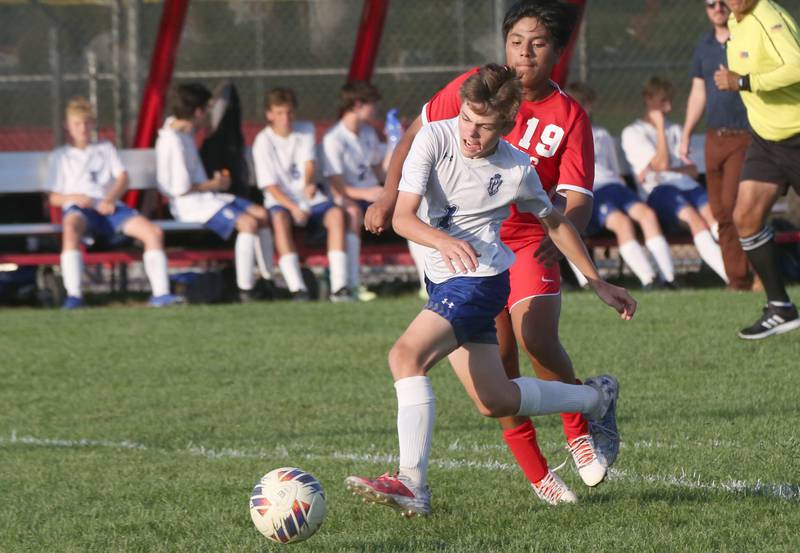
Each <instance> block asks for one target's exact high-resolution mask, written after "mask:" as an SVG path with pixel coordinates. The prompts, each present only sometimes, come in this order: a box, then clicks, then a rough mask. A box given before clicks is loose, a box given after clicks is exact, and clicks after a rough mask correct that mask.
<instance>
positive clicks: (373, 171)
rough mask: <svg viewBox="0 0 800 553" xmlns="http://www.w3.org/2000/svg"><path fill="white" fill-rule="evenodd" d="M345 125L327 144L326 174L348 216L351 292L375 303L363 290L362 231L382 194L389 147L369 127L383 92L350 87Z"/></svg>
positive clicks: (342, 117) (342, 106)
mask: <svg viewBox="0 0 800 553" xmlns="http://www.w3.org/2000/svg"><path fill="white" fill-rule="evenodd" d="M339 96H340V98H339V102H340V103H339V121H338V122H337V123H336V124H335V125H334V126H333V127H331V129H330V130H329V131H328V132H327V133H325V136H324V137H323V139H322V153H323V156H324V160H323V161H324V164H323V174H324V176H325V178H327V179H328V182H329V183H330V186H331V192H332V193H333V197H334V199H335V200H336V202H337V203H338V204H340V205H341V206H342V207H343V208H344V210H345V212H346V213H347V235H346V237H345V242H346V246H347V259H348V263H349V266H348V271H347V273H348V287H349V288H350V289H351V290H352V292H353V295H354V297H356V298H358V299H360V300H362V301H366V300H370V299H374V298H375V294H374V293H372V292H368V291H367V290H366V289H365V288H363V287H362V286H361V265H360V256H361V229H362V228H363V226H364V212H365V211H366V209H367V207H369V205H370V204H371V203H372V202H374V201H375V200H376V199H377V198H378V197H379V196H380V194H381V191H382V190H383V187H382V186H380V183H381V182H382V181H383V178H384V171H383V161H384V158H385V152H386V148H385V144H383V143H381V142H380V140H379V139H378V133H377V132H375V129H373V128H372V126H370V124H369V120H370V119H372V118H373V116H374V115H375V106H376V104H377V102H378V101H379V100H380V98H381V97H380V94H379V93H378V89H377V88H375V87H374V86H373V85H371V84H370V83H367V82H364V81H354V82H351V83H347V84H346V85H344V86H343V87H342V89H341V91H340V93H339Z"/></svg>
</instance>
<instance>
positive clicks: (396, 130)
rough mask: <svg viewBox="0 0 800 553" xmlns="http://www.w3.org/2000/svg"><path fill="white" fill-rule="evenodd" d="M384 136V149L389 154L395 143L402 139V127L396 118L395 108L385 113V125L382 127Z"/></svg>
mask: <svg viewBox="0 0 800 553" xmlns="http://www.w3.org/2000/svg"><path fill="white" fill-rule="evenodd" d="M383 132H384V134H385V135H386V148H387V150H388V151H389V152H392V151H394V148H395V146H397V143H398V142H400V139H401V138H402V137H403V125H402V124H401V123H400V119H398V118H397V108H392V109H390V110H389V111H387V112H386V125H384V127H383Z"/></svg>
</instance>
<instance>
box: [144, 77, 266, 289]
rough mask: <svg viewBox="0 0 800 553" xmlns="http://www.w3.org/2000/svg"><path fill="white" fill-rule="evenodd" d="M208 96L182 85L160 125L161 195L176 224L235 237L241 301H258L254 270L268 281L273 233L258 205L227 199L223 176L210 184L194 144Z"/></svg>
mask: <svg viewBox="0 0 800 553" xmlns="http://www.w3.org/2000/svg"><path fill="white" fill-rule="evenodd" d="M210 98H211V92H209V90H208V89H207V88H206V87H204V86H203V85H200V84H183V85H180V86H178V87H177V90H176V91H175V98H174V103H173V106H172V114H173V115H172V116H171V117H168V118H167V120H166V121H165V122H164V126H163V127H162V128H161V130H160V131H159V132H158V139H157V140H156V164H157V168H156V169H157V171H156V173H157V179H158V186H159V189H160V190H161V192H162V193H163V194H165V195H166V196H167V197H168V198H169V200H170V202H169V204H170V211H171V212H172V216H173V217H175V219H177V220H178V221H185V222H189V223H203V224H204V225H205V227H206V228H208V229H209V230H211V231H213V232H214V233H216V234H217V235H218V236H219V237H220V238H222V239H223V240H227V239H228V238H229V237H230V236H231V235H232V234H233V233H234V232H235V231H236V232H238V234H237V235H236V245H235V252H234V253H235V265H236V285H237V286H238V288H239V299H240V301H242V302H249V301H252V300H254V299H260V294H259V293H258V292H257V291H256V290H255V289H254V287H255V268H256V265H258V269H259V271H260V273H261V276H262V277H263V278H264V279H266V280H270V279H271V278H272V232H271V230H270V228H269V214H268V213H267V210H266V209H264V208H263V207H262V206H260V205H255V204H253V203H252V202H249V201H247V200H244V199H242V198H237V197H236V196H234V195H232V194H225V193H223V191H225V190H227V189H228V187H229V186H230V184H231V179H230V176H229V175H228V174H227V172H226V171H223V172H220V171H217V172H216V173H215V174H214V176H213V177H212V178H210V179H209V178H208V176H207V175H206V171H205V168H204V167H203V164H202V162H201V161H200V156H199V154H198V152H197V147H196V145H195V142H194V134H193V133H194V131H195V129H196V128H197V127H198V126H199V125H202V124H204V123H205V121H206V110H207V107H208V101H209V99H210Z"/></svg>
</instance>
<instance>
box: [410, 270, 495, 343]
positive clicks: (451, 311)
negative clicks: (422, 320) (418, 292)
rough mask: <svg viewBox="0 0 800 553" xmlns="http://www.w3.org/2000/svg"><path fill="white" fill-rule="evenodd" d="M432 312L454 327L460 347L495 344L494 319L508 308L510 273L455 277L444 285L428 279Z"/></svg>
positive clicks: (426, 305)
mask: <svg viewBox="0 0 800 553" xmlns="http://www.w3.org/2000/svg"><path fill="white" fill-rule="evenodd" d="M425 284H426V288H427V290H428V303H426V304H425V309H430V310H431V311H433V312H434V313H437V314H439V315H441V316H442V317H444V318H445V319H446V320H447V321H448V322H449V323H450V324H451V325H452V327H453V331H454V332H455V335H456V340H457V341H458V344H459V345H462V344H466V343H468V342H472V343H476V344H496V343H497V329H496V327H495V324H494V319H495V317H497V315H499V314H500V312H501V311H502V310H503V309H504V308H505V306H506V301H507V300H508V294H509V292H510V284H509V279H508V271H503V272H502V273H500V274H498V275H494V276H490V277H468V276H467V277H454V278H450V279H448V280H446V281H444V282H441V283H435V282H431V281H430V280H428V279H427V278H426V279H425Z"/></svg>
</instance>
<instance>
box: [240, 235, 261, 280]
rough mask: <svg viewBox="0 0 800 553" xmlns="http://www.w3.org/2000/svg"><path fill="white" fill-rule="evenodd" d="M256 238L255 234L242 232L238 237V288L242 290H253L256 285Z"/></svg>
mask: <svg viewBox="0 0 800 553" xmlns="http://www.w3.org/2000/svg"><path fill="white" fill-rule="evenodd" d="M257 240H258V239H257V238H256V235H255V234H250V233H247V232H240V233H239V234H238V235H236V248H235V254H236V286H238V287H239V289H240V290H252V289H253V285H254V284H255V280H256V279H255V275H254V274H253V270H254V269H255V261H256V260H255V257H256V250H255V247H256V241H257Z"/></svg>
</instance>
